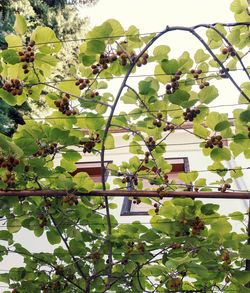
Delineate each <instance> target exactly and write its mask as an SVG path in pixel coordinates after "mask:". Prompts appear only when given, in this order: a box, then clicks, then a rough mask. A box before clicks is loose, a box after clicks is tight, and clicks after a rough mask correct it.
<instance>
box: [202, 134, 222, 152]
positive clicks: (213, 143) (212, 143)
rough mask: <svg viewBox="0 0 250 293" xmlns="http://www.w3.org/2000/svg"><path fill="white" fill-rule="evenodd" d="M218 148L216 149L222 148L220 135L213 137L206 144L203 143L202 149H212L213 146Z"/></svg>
mask: <svg viewBox="0 0 250 293" xmlns="http://www.w3.org/2000/svg"><path fill="white" fill-rule="evenodd" d="M216 145H217V146H218V148H223V141H222V136H221V135H213V136H211V138H210V139H209V140H207V142H206V143H205V145H204V147H205V148H206V149H208V148H210V149H212V148H213V147H214V146H216Z"/></svg>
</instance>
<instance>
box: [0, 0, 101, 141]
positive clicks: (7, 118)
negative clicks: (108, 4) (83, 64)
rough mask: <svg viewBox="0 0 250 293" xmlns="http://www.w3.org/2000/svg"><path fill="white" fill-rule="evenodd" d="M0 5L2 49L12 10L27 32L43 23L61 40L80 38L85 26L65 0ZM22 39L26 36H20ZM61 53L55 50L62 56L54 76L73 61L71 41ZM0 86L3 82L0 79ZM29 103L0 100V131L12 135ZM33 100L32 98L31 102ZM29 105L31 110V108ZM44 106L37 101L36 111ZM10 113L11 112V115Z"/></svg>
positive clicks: (11, 24)
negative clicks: (11, 103)
mask: <svg viewBox="0 0 250 293" xmlns="http://www.w3.org/2000/svg"><path fill="white" fill-rule="evenodd" d="M93 3H95V1H93V0H89V1H86V3H85V5H90V4H93ZM0 6H1V12H0V28H1V30H0V49H2V50H3V49H6V48H7V47H8V44H7V42H6V40H5V35H6V34H12V33H14V22H15V13H22V15H23V16H24V17H25V18H26V19H27V20H28V32H31V31H32V29H34V28H35V27H36V26H38V25H42V26H47V27H50V28H53V30H54V32H55V34H56V35H57V37H59V36H60V38H61V39H62V40H64V39H69V38H71V36H72V35H74V36H75V38H81V37H82V35H83V33H84V32H85V29H86V26H87V19H86V18H85V19H82V20H81V19H80V18H79V17H78V14H77V8H76V7H75V6H74V5H67V1H65V0H63V1H37V0H25V1H13V0H4V1H3V2H2V4H0ZM23 41H26V40H23ZM64 47H65V48H64V50H63V53H59V55H58V58H63V59H64V60H65V62H64V63H63V66H62V67H58V68H57V70H54V72H53V74H54V75H55V76H57V77H59V76H61V75H62V72H64V73H63V75H64V77H65V76H66V74H67V73H69V70H70V66H71V64H74V63H75V62H76V56H75V54H74V49H73V48H74V45H73V43H70V44H67V43H66V45H64ZM0 85H1V87H2V85H3V82H2V81H1V83H0ZM29 102H31V103H32V102H33V107H32V105H29V103H28V102H25V103H24V104H23V105H21V106H18V107H16V106H13V107H12V106H8V105H7V104H6V103H4V102H1V104H0V119H1V128H0V132H1V133H3V134H5V135H8V136H12V135H13V133H14V131H15V130H16V125H18V124H22V123H24V121H23V119H22V118H21V119H20V116H22V115H23V114H24V115H29V116H31V114H32V112H33V114H34V112H35V110H34V101H32V100H31V101H29ZM36 104H37V103H36V102H35V105H36ZM32 108H33V110H32ZM43 108H44V103H43V104H42V101H40V104H39V109H40V111H41V110H42V109H43ZM13 113H14V115H13Z"/></svg>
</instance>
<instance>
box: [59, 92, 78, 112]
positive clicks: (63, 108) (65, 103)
mask: <svg viewBox="0 0 250 293" xmlns="http://www.w3.org/2000/svg"><path fill="white" fill-rule="evenodd" d="M69 99H70V95H69V94H65V95H64V96H63V97H62V99H61V100H55V101H54V104H55V106H56V107H57V108H59V109H58V110H59V112H62V113H63V114H65V115H67V116H70V115H76V113H77V112H76V110H70V105H69Z"/></svg>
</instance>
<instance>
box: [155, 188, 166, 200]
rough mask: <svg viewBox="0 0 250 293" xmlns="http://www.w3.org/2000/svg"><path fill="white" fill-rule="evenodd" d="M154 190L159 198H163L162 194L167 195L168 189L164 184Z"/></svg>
mask: <svg viewBox="0 0 250 293" xmlns="http://www.w3.org/2000/svg"><path fill="white" fill-rule="evenodd" d="M156 192H157V193H158V195H159V198H160V199H163V197H164V196H166V195H168V191H167V190H166V188H165V187H164V186H160V187H158V188H157V189H156Z"/></svg>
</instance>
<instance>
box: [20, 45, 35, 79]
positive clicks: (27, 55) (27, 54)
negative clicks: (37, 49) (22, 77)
mask: <svg viewBox="0 0 250 293" xmlns="http://www.w3.org/2000/svg"><path fill="white" fill-rule="evenodd" d="M34 45H35V41H34V40H31V41H30V42H29V44H28V46H27V48H26V49H25V50H24V51H22V50H21V51H19V52H18V55H19V56H20V57H19V60H20V62H25V64H23V65H22V68H23V73H24V74H27V73H28V72H29V69H28V63H31V62H34V60H35V57H34V54H35V53H34V50H33V49H32V48H33V47H34Z"/></svg>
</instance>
